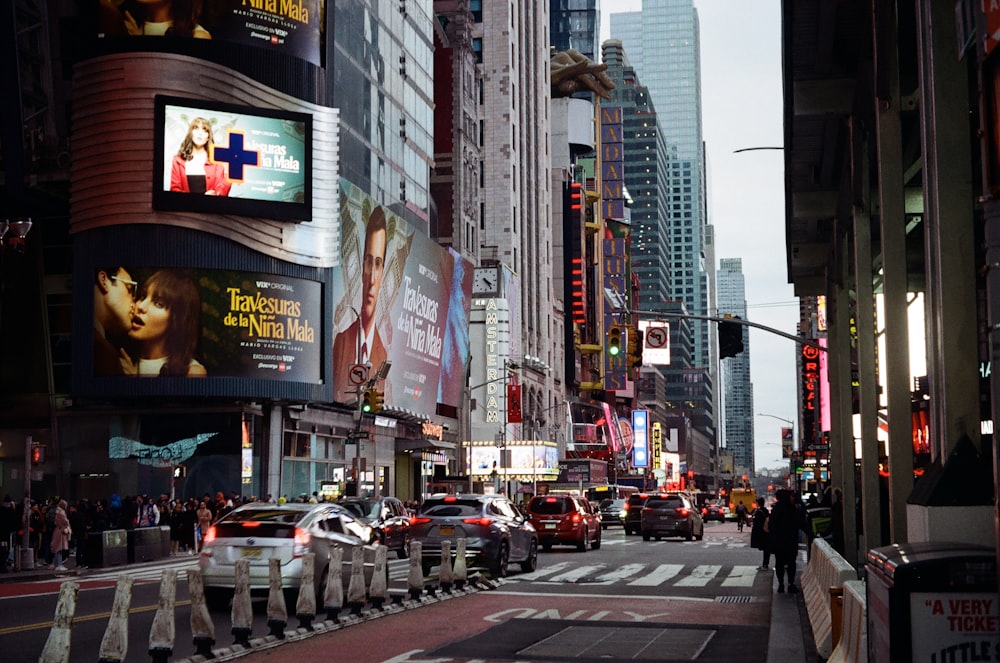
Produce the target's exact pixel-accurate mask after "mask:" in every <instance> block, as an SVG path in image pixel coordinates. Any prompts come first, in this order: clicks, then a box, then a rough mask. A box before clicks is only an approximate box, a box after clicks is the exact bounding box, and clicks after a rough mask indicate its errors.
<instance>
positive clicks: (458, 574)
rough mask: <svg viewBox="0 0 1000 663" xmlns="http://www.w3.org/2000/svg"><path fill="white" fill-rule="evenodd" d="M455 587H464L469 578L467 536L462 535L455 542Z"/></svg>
mask: <svg viewBox="0 0 1000 663" xmlns="http://www.w3.org/2000/svg"><path fill="white" fill-rule="evenodd" d="M453 573H454V576H455V587H457V588H458V589H462V588H463V587H465V583H466V581H467V580H468V579H469V568H468V566H467V563H466V561H465V537H464V536H463V537H461V538H460V539H458V541H456V542H455V567H454V570H453Z"/></svg>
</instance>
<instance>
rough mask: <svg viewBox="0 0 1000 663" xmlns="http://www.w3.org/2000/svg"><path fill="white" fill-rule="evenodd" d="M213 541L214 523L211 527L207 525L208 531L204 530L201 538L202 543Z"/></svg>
mask: <svg viewBox="0 0 1000 663" xmlns="http://www.w3.org/2000/svg"><path fill="white" fill-rule="evenodd" d="M213 541H215V526H214V525H213V526H212V527H209V528H208V531H207V532H205V538H204V539H203V540H202V543H212V542H213Z"/></svg>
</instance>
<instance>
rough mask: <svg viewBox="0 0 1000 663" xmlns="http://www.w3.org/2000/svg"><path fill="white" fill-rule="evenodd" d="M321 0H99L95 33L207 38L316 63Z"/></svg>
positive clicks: (320, 38) (322, 9)
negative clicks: (157, 0)
mask: <svg viewBox="0 0 1000 663" xmlns="http://www.w3.org/2000/svg"><path fill="white" fill-rule="evenodd" d="M325 5H326V2H325V0H211V1H210V2H190V1H188V2H155V3H154V2H142V1H141V0H100V2H99V3H98V28H97V35H98V37H101V38H115V37H128V38H139V39H141V38H146V37H160V38H163V37H166V38H173V39H210V40H212V41H217V42H218V41H222V42H228V43H232V44H245V45H248V46H256V47H258V48H263V49H266V50H268V51H272V52H277V53H284V54H286V55H291V56H294V57H297V58H301V59H303V60H305V61H306V62H311V63H312V64H315V65H321V64H322V57H321V56H322V44H323V22H324V12H325V9H326V7H325Z"/></svg>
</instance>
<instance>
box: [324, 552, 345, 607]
mask: <svg viewBox="0 0 1000 663" xmlns="http://www.w3.org/2000/svg"><path fill="white" fill-rule="evenodd" d="M343 574H344V549H343V548H341V547H340V546H334V545H331V546H330V568H329V569H327V575H326V591H325V592H324V594H323V609H324V610H326V618H327V619H330V620H333V621H337V619H338V618H339V617H340V610H341V608H343V607H344V584H343V583H344V580H343V577H344V575H343Z"/></svg>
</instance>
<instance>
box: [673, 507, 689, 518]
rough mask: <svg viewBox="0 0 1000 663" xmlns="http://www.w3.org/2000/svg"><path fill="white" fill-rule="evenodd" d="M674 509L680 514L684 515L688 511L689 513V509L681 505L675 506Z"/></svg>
mask: <svg viewBox="0 0 1000 663" xmlns="http://www.w3.org/2000/svg"><path fill="white" fill-rule="evenodd" d="M674 511H676V512H677V513H679V514H680V515H682V516H686V515H688V514H689V513H691V512H690V511H688V510H687V509H686V508H684V507H682V506H679V507H677V508H676V509H674Z"/></svg>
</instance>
